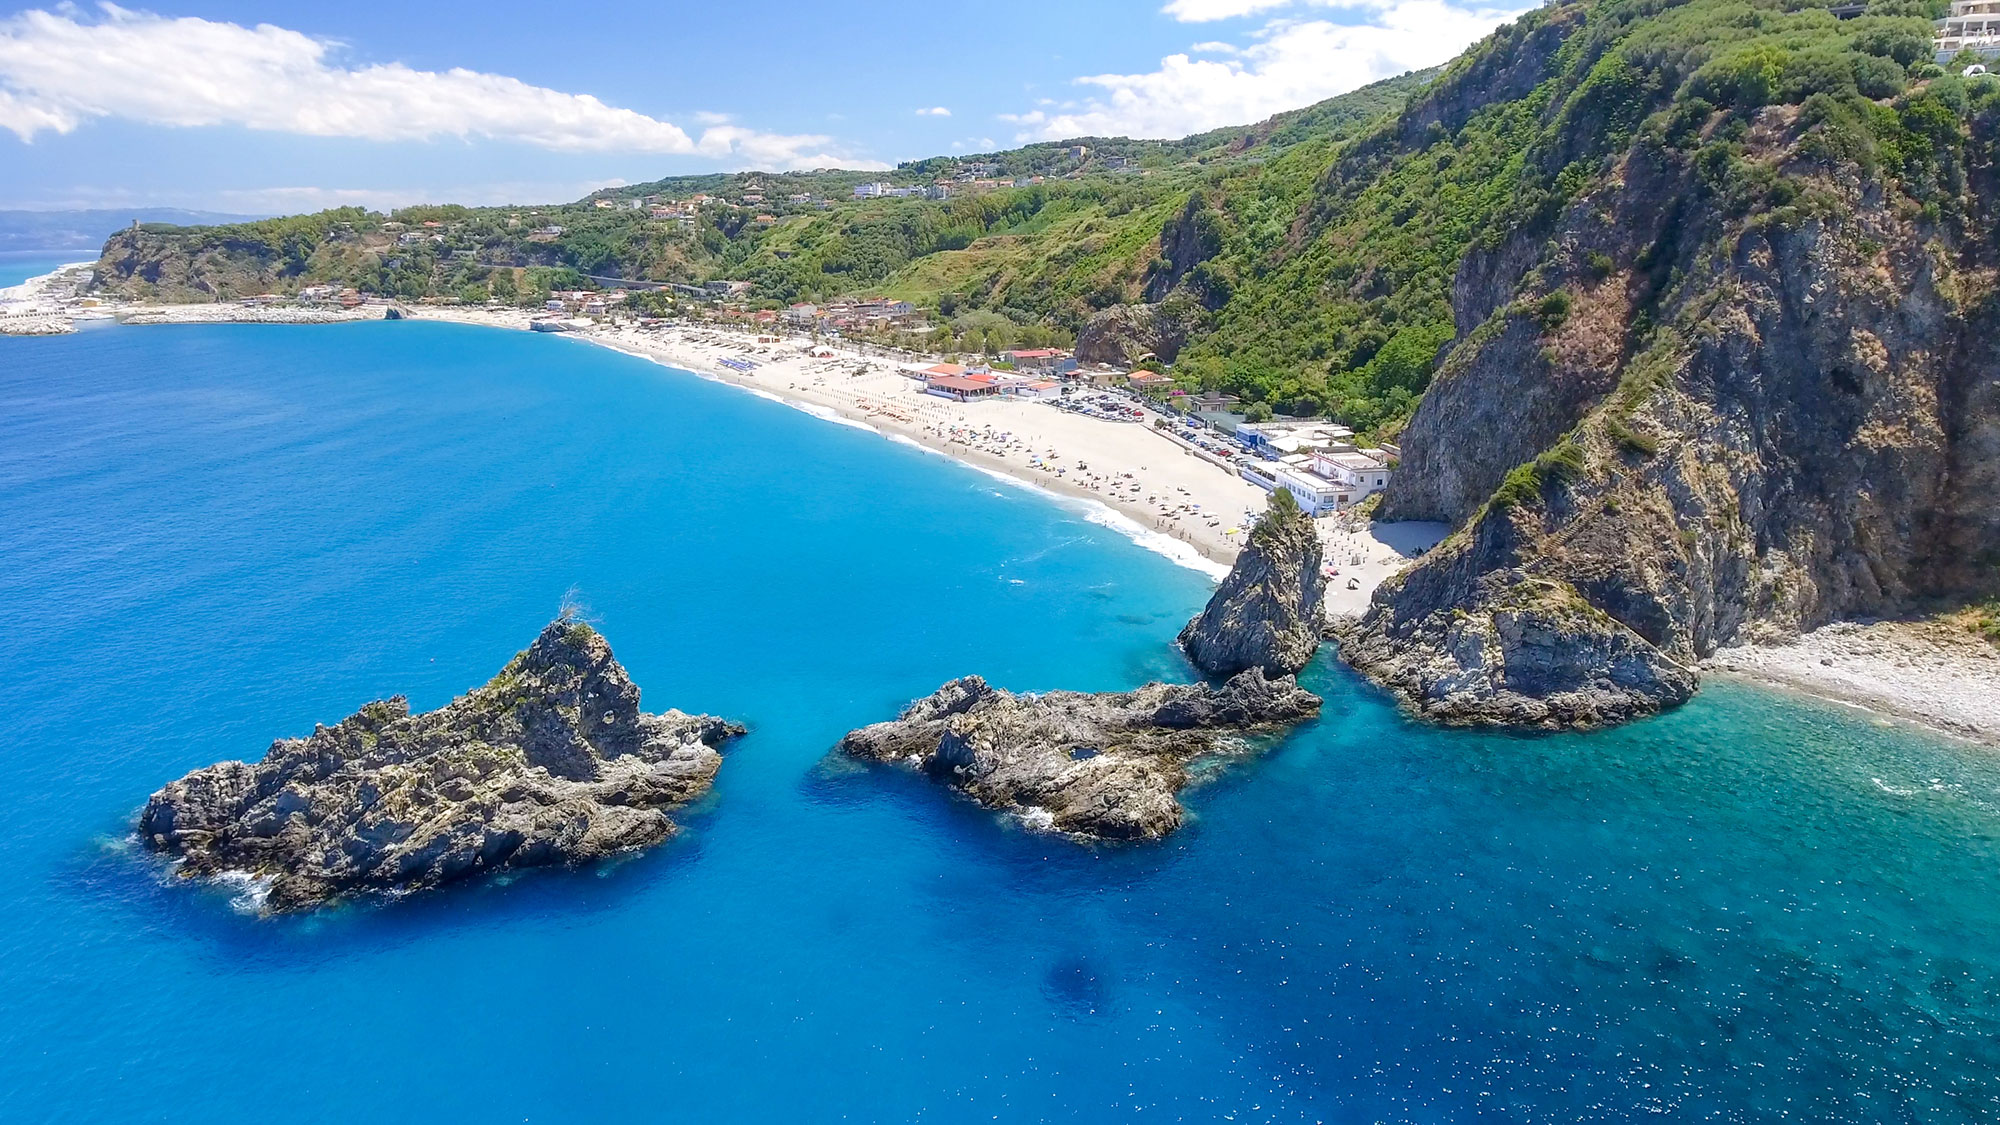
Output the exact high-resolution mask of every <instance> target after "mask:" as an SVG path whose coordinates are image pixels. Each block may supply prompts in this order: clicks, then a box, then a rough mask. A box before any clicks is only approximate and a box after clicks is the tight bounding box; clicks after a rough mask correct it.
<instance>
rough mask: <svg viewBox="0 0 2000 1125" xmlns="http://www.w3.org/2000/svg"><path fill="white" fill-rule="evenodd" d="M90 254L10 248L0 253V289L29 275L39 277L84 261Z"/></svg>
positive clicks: (73, 251) (76, 251)
mask: <svg viewBox="0 0 2000 1125" xmlns="http://www.w3.org/2000/svg"><path fill="white" fill-rule="evenodd" d="M90 256H91V255H90V252H89V251H87V250H71V251H67V252H64V251H60V250H58V251H54V252H49V251H43V250H12V251H7V252H5V253H0V289H5V288H7V287H8V286H10V285H19V284H21V283H22V282H24V281H26V280H28V279H29V278H31V277H40V276H41V275H43V274H45V273H48V272H49V271H50V270H53V269H57V268H58V267H61V266H66V265H69V264H70V263H71V262H80V261H84V260H85V259H88V258H89V257H90Z"/></svg>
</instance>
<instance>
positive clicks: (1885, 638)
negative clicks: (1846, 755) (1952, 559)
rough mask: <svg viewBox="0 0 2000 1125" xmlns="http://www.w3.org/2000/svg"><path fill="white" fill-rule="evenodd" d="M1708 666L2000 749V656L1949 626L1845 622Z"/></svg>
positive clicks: (1735, 652) (1737, 649)
mask: <svg viewBox="0 0 2000 1125" xmlns="http://www.w3.org/2000/svg"><path fill="white" fill-rule="evenodd" d="M1705 667H1706V668H1707V669H1708V670H1710V671H1712V672H1716V673H1721V674H1725V675H1735V676H1740V677H1743V678H1745V679H1750V680H1754V681H1757V682H1758V683H1763V684H1768V685H1772V686H1776V687H1781V688H1787V689H1790V690H1793V691H1800V692H1804V693H1806V694H1808V695H1815V696H1819V697H1820V698H1822V699H1831V700H1834V701H1836V702H1840V703H1848V704H1852V705H1854V706H1857V707H1864V708H1867V709H1868V710H1870V711H1876V712H1880V713H1882V714H1887V715H1894V716H1896V717H1898V718H1901V719H1906V720H1909V721H1911V722H1915V723H1919V724H1921V725H1923V726H1927V727H1931V728H1933V729H1935V730H1939V731H1943V732H1945V733H1947V734H1951V735H1954V736H1957V737H1959V738H1967V739H1972V740H1975V741H1978V742H1984V743H1987V744H1988V745H1994V746H2000V651H1997V650H1995V649H1994V647H1993V646H1992V645H1990V644H1988V643H1987V642H1985V641H1983V640H1981V639H1979V638H1978V637H1974V636H1972V635H1971V634H1969V633H1967V632H1966V631H1965V630H1964V629H1962V628H1960V627H1958V626H1956V625H1953V624H1951V623H1949V622H1940V621H1877V622H1869V623H1856V622H1840V623H1837V624H1833V625H1828V626H1826V627H1825V628H1821V629H1815V630H1813V631H1812V632H1809V633H1807V634H1805V635H1804V636H1801V637H1799V638H1797V639H1796V640H1792V641H1789V642H1785V643H1774V644H1748V645H1733V646H1731V647H1728V648H1724V649H1719V650H1717V651H1716V653H1715V655H1714V656H1713V657H1711V658H1710V659H1709V660H1708V662H1707V663H1706V665H1705Z"/></svg>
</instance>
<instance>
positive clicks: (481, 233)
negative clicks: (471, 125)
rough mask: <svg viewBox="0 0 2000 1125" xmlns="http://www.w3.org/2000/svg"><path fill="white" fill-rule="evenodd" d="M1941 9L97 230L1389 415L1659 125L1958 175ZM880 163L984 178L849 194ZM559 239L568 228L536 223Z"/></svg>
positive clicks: (1636, 11) (1756, 14) (112, 275)
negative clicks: (639, 298) (725, 304)
mask: <svg viewBox="0 0 2000 1125" xmlns="http://www.w3.org/2000/svg"><path fill="white" fill-rule="evenodd" d="M1933 7H1934V5H1933V4H1931V3H1929V2H1916V0H1884V2H1877V3H1874V4H1872V5H1870V6H1869V8H1868V9H1867V12H1866V14H1864V15H1862V16H1860V17H1859V18H1854V19H1845V20H1843V19H1839V18H1836V17H1835V15H1834V14H1832V13H1831V12H1830V11H1828V10H1827V8H1826V7H1825V6H1824V5H1823V4H1821V3H1812V2H1805V3H1801V2H1797V0H1790V2H1785V0H1756V2H1748V3H1746V2H1744V0H1688V2H1684V3H1671V2H1667V0H1587V2H1570V3H1559V4H1554V5H1551V6H1548V7H1544V8H1541V9H1537V10H1535V11H1533V12H1530V13H1528V14H1527V15H1525V16H1523V17H1522V18H1521V19H1519V20H1518V21H1516V22H1515V23H1514V24H1512V25H1509V26H1507V27H1504V28H1502V29H1500V30H1499V31H1497V32H1495V33H1494V34H1493V35H1492V36H1490V37H1488V38H1487V39H1486V40H1485V41H1483V42H1481V43H1480V44H1478V45H1476V46H1475V47H1474V48H1472V49H1471V50H1469V51H1468V52H1466V53H1465V54H1464V55H1463V56H1461V57H1460V58H1459V59H1457V60H1456V61H1454V62H1453V63H1452V64H1451V65H1450V66H1449V67H1447V68H1445V69H1444V70H1443V71H1442V72H1441V73H1439V72H1427V73H1423V74H1412V75H1405V76H1403V77H1401V78H1397V79H1391V80H1389V81H1386V82H1382V83H1377V84H1376V85H1373V86H1370V87H1367V88H1364V89H1362V90H1357V91H1355V92H1353V93H1351V94H1347V95H1343V96H1342V97H1339V98H1334V99H1331V100H1329V101H1326V102H1322V103H1320V104H1318V105H1315V106H1312V107H1308V108H1306V109H1302V110H1299V111H1295V112H1292V113H1287V114H1281V115H1279V116H1277V117H1274V118H1272V119H1271V120H1269V121H1266V122H1262V123H1260V124H1257V125H1253V126H1245V127H1242V128H1235V129H1223V130H1216V131H1213V132H1210V133H1204V134H1200V135H1198V136H1194V137H1188V138H1184V139H1182V140H1179V141H1133V140H1128V139H1122V138H1082V139H1079V140H1076V141H1065V142H1059V143H1050V144H1038V145H1031V146H1027V147H1024V148H1021V149H1015V150H1010V151H1007V152H1000V153H990V154H980V155H975V156H966V157H954V158H937V159H931V160H924V161H917V162H912V163H910V164H906V165H903V166H902V167H899V168H898V169H896V170H895V171H894V172H893V173H889V174H886V175H881V176H879V177H878V176H876V175H873V174H863V173H854V172H837V171H827V172H810V173H784V174H763V173H757V174H736V175H711V176H698V177H678V178H672V179H666V180H659V181H655V182H652V183H646V184H637V185H632V186H630V187H625V188H620V189H616V190H615V191H609V192H604V193H600V194H599V195H598V196H594V197H592V198H591V199H586V200H582V201H579V202H577V203H573V204H568V205H562V206H548V207H538V208H480V209H466V208H452V207H436V208H412V209H406V210H404V211H400V212H397V213H396V214H395V215H393V216H380V215H368V214H364V213H361V212H358V211H344V212H329V213H327V214H324V215H319V216H308V217H303V218H296V219H281V220H270V221H267V222H263V223H253V224H244V225H241V226H236V227H216V228H191V229H170V228H146V229H142V230H141V231H138V232H128V233H127V234H123V235H120V236H119V237H117V238H114V239H113V240H112V242H111V243H110V244H108V245H107V247H106V254H105V259H104V263H103V276H104V279H105V284H106V285H107V286H108V287H110V288H112V289H114V290H120V291H123V292H126V293H129V294H132V295H137V296H145V297H153V298H158V299H166V300H203V299H213V298H215V297H230V296H237V295H242V294H244V293H251V292H262V291H266V290H276V291H280V292H283V291H286V290H289V289H293V288H296V287H298V286H299V285H302V284H307V283H311V282H333V283H339V284H344V285H352V286H356V287H358V288H361V289H363V290H365V291H368V292H375V293H385V294H394V295H397V296H401V297H406V298H421V297H449V298H458V299H462V300H487V299H497V300H503V301H520V302H523V303H528V302H532V301H535V300H537V299H538V298H539V297H540V296H541V295H542V294H543V293H545V292H546V291H547V290H548V289H549V288H550V287H552V286H553V287H563V286H577V285H588V284H592V283H593V282H591V281H589V280H588V278H589V277H592V276H594V277H597V278H629V279H643V280H649V281H657V282H669V283H699V282H706V281H711V280H717V279H726V280H741V281H747V282H749V283H750V288H749V290H748V292H747V294H745V297H746V299H748V300H749V301H751V302H752V303H755V304H758V305H761V306H763V307H775V306H777V305H781V304H784V303H788V302H794V301H824V300H826V299H828V298H832V297H837V296H843V295H863V294H878V293H880V294H891V295H895V296H898V297H903V298H906V299H909V300H911V301H913V302H914V303H916V304H918V305H919V306H920V307H922V308H924V309H926V310H929V312H930V313H931V315H932V317H933V319H934V322H935V324H936V326H937V327H939V328H941V329H943V331H942V332H934V333H933V334H931V335H929V336H927V337H925V338H926V339H927V340H928V341H930V342H931V343H932V344H933V345H934V346H939V347H967V346H977V347H990V346H993V345H994V344H995V343H1004V342H1010V341H1014V340H1019V339H1023V338H1056V339H1069V338H1072V337H1082V342H1083V344H1084V346H1085V347H1086V348H1088V349H1090V350H1091V351H1092V354H1095V355H1101V356H1120V355H1122V356H1125V357H1127V358H1132V359H1136V358H1138V357H1139V356H1140V355H1142V354H1150V355H1155V356H1157V357H1158V358H1159V359H1161V360H1164V361H1168V362H1170V363H1171V364H1172V367H1173V371H1174V373H1175V374H1176V375H1177V376H1179V377H1180V379H1181V381H1182V383H1183V384H1184V385H1189V386H1194V385H1199V386H1202V387H1206V388H1223V389H1228V390H1231V391H1235V392H1237V393H1239V394H1242V395H1244V396H1245V397H1247V398H1249V399H1251V400H1253V401H1268V402H1269V403H1271V404H1272V405H1273V406H1274V407H1275V408H1277V409H1279V410H1281V411H1285V412H1290V413H1297V414H1329V415H1332V416H1334V417H1337V418H1339V419H1341V420H1343V421H1346V422H1348V423H1350V424H1352V425H1355V426H1356V427H1358V428H1362V429H1371V430H1378V431H1382V430H1388V431H1393V430H1394V429H1395V428H1396V427H1397V426H1398V425H1399V424H1400V422H1401V420H1403V419H1405V418H1407V416H1408V415H1409V413H1410V411H1411V410H1412V409H1413V408H1414V406H1415V404H1416V402H1417V400H1418V399H1419V398H1420V396H1421V395H1422V394H1423V392H1424V390H1425V388H1426V387H1427V386H1428V384H1429V382H1430V380H1431V378H1432V375H1433V374H1434V372H1435V371H1436V370H1437V368H1438V365H1439V363H1440V361H1441V360H1442V359H1443V358H1444V356H1445V355H1447V354H1448V352H1449V351H1450V349H1451V348H1452V347H1453V346H1454V344H1455V343H1456V342H1458V341H1461V340H1463V339H1464V337H1465V336H1466V335H1467V334H1468V333H1471V332H1472V331H1473V330H1474V329H1476V328H1477V327H1478V326H1479V323H1480V322H1481V321H1483V320H1484V319H1485V318H1486V317H1487V316H1488V315H1489V314H1490V313H1492V311H1493V310H1492V309H1491V308H1475V307H1470V306H1466V305H1465V304H1464V302H1463V301H1461V302H1460V303H1459V306H1460V307H1457V308H1455V307H1454V298H1453V293H1454V285H1455V284H1457V285H1460V286H1461V287H1462V286H1463V285H1464V284H1465V282H1466V281H1467V277H1466V271H1467V270H1468V269H1483V268H1486V266H1485V265H1481V264H1480V263H1482V262H1484V261H1485V257H1486V256H1488V255H1489V254H1490V252H1491V251H1492V250H1493V249H1494V248H1497V247H1500V246H1502V245H1504V244H1510V240H1513V241H1519V240H1520V239H1521V238H1522V237H1524V232H1528V233H1530V234H1531V233H1532V232H1534V231H1536V230H1546V229H1552V225H1553V223H1554V220H1555V218H1556V217H1557V216H1558V215H1560V214H1561V213H1562V211H1563V209H1564V208H1565V207H1568V206H1570V205H1571V204H1572V203H1573V202H1574V201H1575V200H1577V199H1579V198H1581V197H1583V196H1584V195H1586V194H1587V193H1588V192H1589V190H1590V189H1591V188H1592V187H1593V186H1595V185H1598V184H1600V183H1602V182H1603V181H1604V180H1605V178H1606V177H1609V176H1614V175H1616V166H1617V164H1618V162H1619V161H1620V160H1621V159H1622V158H1623V156H1624V154H1625V153H1626V152H1627V151H1628V150H1629V149H1630V148H1631V146H1632V145H1633V144H1634V143H1636V142H1638V141H1639V140H1640V139H1641V138H1652V141H1650V142H1648V143H1659V144H1666V145H1671V146H1681V147H1688V146H1693V147H1695V148H1698V149H1700V150H1701V153H1700V156H1699V159H1700V160H1702V161H1704V162H1706V163H1705V164H1704V167H1706V168H1708V169H1709V170H1710V172H1711V173H1712V175H1713V177H1714V178H1716V179H1717V181H1718V182H1725V183H1728V184H1731V185H1733V186H1732V187H1731V188H1730V190H1732V191H1737V192H1739V193H1742V194H1744V195H1745V197H1746V199H1747V198H1749V197H1751V196H1754V195H1756V194H1757V193H1759V192H1762V191H1765V190H1767V189H1768V190H1772V191H1777V192H1780V193H1782V192H1783V191H1784V190H1786V189H1785V188H1784V187H1783V180H1782V177H1777V176H1775V174H1773V173H1771V172H1769V171H1768V170H1759V169H1758V168H1757V167H1755V166H1753V165H1751V164H1746V163H1745V162H1744V161H1743V160H1742V159H1741V158H1740V154H1741V151H1742V147H1743V138H1744V135H1745V133H1746V132H1747V131H1749V130H1751V129H1752V128H1754V127H1755V126H1756V123H1757V121H1758V120H1759V117H1758V114H1759V112H1760V110H1761V108H1762V107H1764V106H1767V105H1792V106H1803V107H1805V109H1806V110H1807V111H1808V112H1810V113H1811V114H1814V115H1816V117H1817V118H1818V119H1823V120H1824V121H1825V122H1826V125H1825V128H1824V132H1825V137H1826V139H1825V142H1824V143H1826V144H1827V145H1830V146H1846V149H1853V150H1854V151H1857V152H1860V153H1862V154H1864V155H1865V156H1866V157H1867V166H1868V167H1869V168H1871V169H1876V168H1880V169H1883V170H1884V171H1885V174H1893V175H1897V176H1899V177H1902V178H1904V179H1905V180H1907V181H1908V182H1910V183H1912V184H1920V185H1921V184H1926V183H1929V182H1930V181H1929V180H1928V179H1926V177H1931V178H1935V177H1936V176H1937V175H1940V174H1942V173H1941V171H1940V170H1938V169H1934V168H1932V167H1931V163H1930V162H1934V161H1933V158H1932V157H1931V156H1929V155H1927V151H1928V150H1927V148H1926V146H1934V144H1935V141H1934V140H1933V134H1934V133H1935V132H1936V131H1937V130H1939V129H1943V128H1945V126H1946V122H1945V121H1944V120H1943V118H1939V119H1938V120H1936V121H1933V120H1932V118H1933V117H1934V116H1936V115H1938V114H1944V115H1947V116H1949V117H1950V119H1951V121H1953V122H1956V121H1959V120H1961V119H1962V118H1964V117H1965V116H1967V115H1969V114H1973V113H1974V109H1973V106H1974V104H1975V103H1977V104H1978V105H1984V104H1985V102H1984V98H1985V97H1986V96H1987V95H1986V94H1985V92H1984V89H1983V85H1982V86H1981V87H1980V88H1969V87H1966V86H1965V85H1964V84H1962V83H1960V82H1959V80H1958V79H1956V78H1951V79H1941V78H1937V77H1936V76H1937V75H1938V74H1940V73H1941V71H1939V70H1938V68H1936V67H1935V66H1932V65H1931V62H1930V47H1929V26H1928V22H1927V21H1928V19H1929V18H1930V16H1931V14H1932V10H1933ZM1846 149H1843V151H1846ZM1760 177H1761V179H1760ZM877 178H879V179H881V180H883V181H886V182H888V183H890V184H892V185H895V186H898V187H923V186H926V185H931V184H934V183H937V182H940V181H953V180H960V181H962V180H966V179H979V180H983V181H985V187H986V188H988V189H987V190H978V191H976V192H974V191H970V190H966V191H964V192H963V193H962V194H957V195H954V196H953V197H951V198H945V199H929V198H876V199H865V200H856V199H853V198H852V192H853V189H854V187H855V186H856V185H857V184H860V183H863V182H869V181H872V180H874V179H877ZM1035 178H1039V179H1040V180H1041V182H1039V183H1030V182H1025V181H1028V180H1032V179H1035ZM995 181H1003V182H1005V183H1006V184H1008V185H1009V186H1001V187H997V188H994V187H991V185H992V184H993V183H994V182H995ZM1017 181H1020V182H1021V183H1020V186H1012V185H1014V184H1015V183H1016V182H1017ZM1766 181H1768V182H1766ZM961 187H963V185H961ZM1921 190H1929V189H1924V188H1920V191H1921ZM697 194H700V195H707V196H712V197H714V199H713V200H712V201H711V202H710V203H709V205H707V206H704V207H701V208H700V209H699V210H698V212H696V213H694V214H693V215H691V216H684V217H681V218H679V219H678V220H675V219H661V218H656V217H655V216H654V215H652V214H651V213H650V212H649V211H648V210H645V209H638V210H635V209H633V208H632V205H633V204H634V203H636V202H637V201H640V200H643V199H649V198H651V199H672V200H687V199H690V198H692V197H694V196H696V195H697ZM601 203H609V204H611V206H600V204H601ZM1938 205H1939V206H1941V207H1942V206H1944V203H1943V202H1942V201H1939V202H1938ZM426 220H428V221H431V222H434V223H439V224H441V226H440V227H438V228H435V229H436V230H437V235H436V237H435V238H434V239H431V240H428V241H423V242H420V243H418V244H417V245H414V246H404V245H401V244H400V242H401V241H404V239H400V238H390V237H388V235H387V234H386V233H385V231H384V225H385V223H398V222H399V223H402V224H405V225H410V226H413V225H415V224H420V223H422V222H424V221H426ZM551 226H559V227H561V228H562V230H561V233H560V235H540V236H536V235H533V234H532V233H531V232H533V231H535V230H536V229H538V228H547V227H551ZM425 229H431V228H425ZM1530 241H1532V239H1530ZM1529 249H1532V247H1530V248H1529ZM1520 252H1524V253H1525V252H1526V251H1525V250H1524V251H1520ZM1488 264H1490V263H1488ZM1471 280H1474V281H1476V280H1477V279H1476V278H1473V279H1471ZM1549 315H1551V316H1554V315H1556V311H1555V310H1554V308H1553V307H1552V308H1551V310H1550V314H1549ZM975 333H976V334H975Z"/></svg>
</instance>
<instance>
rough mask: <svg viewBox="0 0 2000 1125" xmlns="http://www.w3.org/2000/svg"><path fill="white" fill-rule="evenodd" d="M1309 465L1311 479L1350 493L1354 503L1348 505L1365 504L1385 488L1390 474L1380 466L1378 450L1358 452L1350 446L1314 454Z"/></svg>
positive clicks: (1391, 473)
mask: <svg viewBox="0 0 2000 1125" xmlns="http://www.w3.org/2000/svg"><path fill="white" fill-rule="evenodd" d="M1312 462H1313V466H1312V471H1313V475H1314V476H1320V477H1325V478H1326V479H1327V480H1330V481H1332V482H1334V483H1335V484H1338V485H1341V486H1342V487H1344V488H1347V489H1350V490H1351V491H1352V492H1353V493H1354V499H1353V500H1350V501H1348V503H1356V502H1358V501H1362V500H1366V499H1367V498H1368V497H1370V496H1373V495H1375V494H1376V493H1377V492H1380V491H1382V490H1383V489H1384V488H1387V487H1388V486H1389V478H1390V476H1392V475H1393V473H1394V471H1393V470H1392V469H1390V468H1389V466H1388V465H1387V464H1385V463H1384V460H1383V456H1382V455H1381V451H1380V450H1361V449H1356V448H1354V447H1353V446H1351V445H1350V446H1346V447H1345V448H1341V449H1336V450H1332V451H1327V450H1322V451H1320V452H1317V453H1314V454H1313V459H1312Z"/></svg>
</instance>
